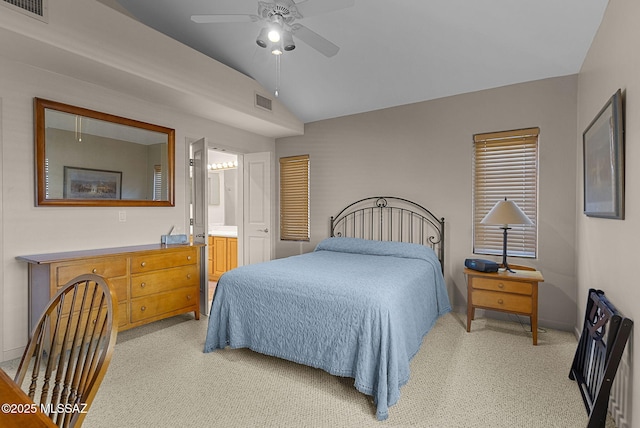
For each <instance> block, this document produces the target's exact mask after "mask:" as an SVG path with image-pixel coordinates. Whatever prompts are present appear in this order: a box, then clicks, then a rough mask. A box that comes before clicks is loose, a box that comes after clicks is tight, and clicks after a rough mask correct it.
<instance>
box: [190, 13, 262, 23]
mask: <svg viewBox="0 0 640 428" xmlns="http://www.w3.org/2000/svg"><path fill="white" fill-rule="evenodd" d="M258 19H259V18H258V17H257V16H256V15H192V16H191V20H192V21H193V22H196V23H198V24H223V23H227V22H256V21H257V20H258Z"/></svg>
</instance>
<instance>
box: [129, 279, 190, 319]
mask: <svg viewBox="0 0 640 428" xmlns="http://www.w3.org/2000/svg"><path fill="white" fill-rule="evenodd" d="M199 292H200V290H199V289H198V287H188V288H181V289H179V290H175V291H170V292H167V293H160V294H154V295H152V296H147V297H141V298H138V299H132V300H131V322H132V323H135V322H138V321H143V320H146V319H148V318H153V317H156V316H159V315H162V314H166V313H169V312H173V311H178V310H180V309H184V308H188V307H190V306H194V310H197V309H198V307H197V305H198V293H199Z"/></svg>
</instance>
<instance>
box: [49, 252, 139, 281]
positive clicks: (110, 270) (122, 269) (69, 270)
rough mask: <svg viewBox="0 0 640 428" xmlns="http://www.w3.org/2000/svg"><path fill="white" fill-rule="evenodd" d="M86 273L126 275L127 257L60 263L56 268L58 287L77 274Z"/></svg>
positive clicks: (109, 275) (107, 276)
mask: <svg viewBox="0 0 640 428" xmlns="http://www.w3.org/2000/svg"><path fill="white" fill-rule="evenodd" d="M85 273H95V274H96V275H100V276H103V277H105V278H113V277H117V276H125V275H126V274H127V259H126V258H124V257H105V258H100V259H89V260H83V261H82V262H79V263H71V264H62V265H58V266H56V269H55V275H56V285H57V286H58V287H59V286H62V285H65V284H66V283H67V282H69V281H71V280H72V279H73V278H75V277H76V276H78V275H82V274H85Z"/></svg>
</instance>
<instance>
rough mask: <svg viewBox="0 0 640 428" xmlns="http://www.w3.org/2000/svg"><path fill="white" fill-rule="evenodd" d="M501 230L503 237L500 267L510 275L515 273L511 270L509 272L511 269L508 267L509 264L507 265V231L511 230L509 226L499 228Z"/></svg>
mask: <svg viewBox="0 0 640 428" xmlns="http://www.w3.org/2000/svg"><path fill="white" fill-rule="evenodd" d="M501 229H503V230H504V235H503V241H502V267H503V268H504V269H505V270H506V271H509V272H511V273H515V272H514V271H513V270H511V268H510V267H509V264H508V263H507V230H509V229H511V228H510V227H509V226H506V225H505V226H503V227H501Z"/></svg>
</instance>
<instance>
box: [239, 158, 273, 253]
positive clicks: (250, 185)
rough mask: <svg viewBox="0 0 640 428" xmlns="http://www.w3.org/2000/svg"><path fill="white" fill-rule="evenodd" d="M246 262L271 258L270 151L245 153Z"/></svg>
mask: <svg viewBox="0 0 640 428" xmlns="http://www.w3.org/2000/svg"><path fill="white" fill-rule="evenodd" d="M243 169H244V173H243V177H244V197H243V205H244V225H243V226H244V236H245V239H244V264H253V263H260V262H264V261H268V260H271V235H272V233H271V229H272V227H271V154H270V153H268V152H265V153H249V154H245V155H244V162H243Z"/></svg>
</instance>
